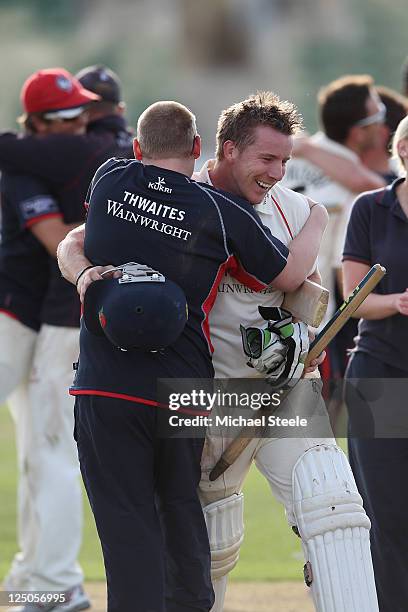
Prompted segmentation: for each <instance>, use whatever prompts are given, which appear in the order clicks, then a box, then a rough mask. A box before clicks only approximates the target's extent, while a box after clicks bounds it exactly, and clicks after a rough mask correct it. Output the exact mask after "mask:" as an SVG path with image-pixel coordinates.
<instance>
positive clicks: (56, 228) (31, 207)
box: [0, 67, 132, 612]
mask: <svg viewBox="0 0 408 612" xmlns="http://www.w3.org/2000/svg"><path fill="white" fill-rule="evenodd" d="M104 70H105V69H104V68H103V69H102V67H98V69H97V71H96V74H95V73H94V72H93V71H92V70H87V75H88V77H89V76H90V75H91V76H92V77H93V82H94V83H97V82H98V79H99V78H101V79H104V76H103V75H104ZM106 70H108V69H106ZM112 74H113V73H112ZM109 79H110V80H109ZM109 79H108V80H109V84H111V85H112V87H111V90H110V91H113V94H114V95H115V98H118V100H119V101H118V102H115V103H112V102H111V101H110V100H109V101H108V102H106V104H105V102H104V101H103V100H101V101H100V98H99V96H98V95H96V94H94V93H93V92H91V91H90V90H86V89H85V88H84V87H83V86H82V85H81V83H80V81H78V80H77V79H76V78H75V77H73V76H72V75H71V74H70V73H68V72H67V71H65V70H63V69H61V68H56V69H48V70H40V71H37V72H36V73H34V74H33V75H32V76H31V77H30V78H29V79H27V81H26V83H25V85H24V86H23V90H22V102H23V106H24V110H25V115H24V116H23V122H24V125H25V126H26V130H27V131H26V134H25V136H24V137H23V138H19V137H18V135H17V134H16V133H2V134H0V167H1V168H3V169H6V172H5V174H4V178H6V177H7V176H8V175H10V176H13V177H14V183H13V184H12V185H14V187H13V189H14V190H13V191H12V190H11V188H10V186H9V188H8V189H9V192H10V193H6V194H5V195H6V197H5V198H4V202H5V203H7V205H8V207H7V210H6V211H5V212H6V213H7V214H6V215H5V217H4V221H5V224H4V228H3V229H4V231H3V243H2V245H1V255H2V259H1V262H2V268H1V273H2V274H1V276H0V298H1V300H2V302H1V303H2V306H3V309H6V310H7V309H8V311H10V313H11V315H14V316H15V317H17V318H21V312H20V311H19V310H16V309H15V304H17V305H19V304H20V309H21V308H22V306H21V304H25V310H24V311H23V314H24V315H25V316H26V318H27V313H28V314H29V315H30V316H31V318H32V319H33V318H35V321H34V322H35V329H34V332H38V333H31V335H30V336H29V340H30V343H29V344H28V342H26V344H27V345H28V346H27V350H26V354H25V355H24V357H25V359H24V361H22V360H21V362H22V363H23V364H25V368H26V371H25V377H24V380H22V381H21V382H24V381H25V380H26V379H28V385H27V390H26V392H25V393H24V394H23V393H22V390H21V389H19V390H18V392H19V401H18V403H17V402H14V401H13V402H12V403H11V406H12V409H13V414H14V416H15V421H16V430H17V442H18V454H19V468H20V483H19V506H18V514H19V517H18V525H19V534H18V539H19V546H20V552H19V553H17V554H16V555H15V557H14V560H13V563H12V566H11V569H10V571H9V573H8V575H7V576H6V579H5V587H6V589H7V590H15V589H21V588H24V589H28V590H37V591H38V590H58V591H64V592H65V594H66V599H67V602H68V600H69V604H68V603H65V604H64V607H63V609H64V612H75V611H76V610H82V609H85V608H87V607H89V605H90V602H89V600H88V598H87V596H86V595H85V593H84V592H83V589H82V581H83V573H82V570H81V568H80V567H79V566H78V564H77V562H76V559H77V556H78V554H79V549H80V545H81V538H82V515H83V509H82V501H81V488H80V483H79V479H78V476H79V465H78V457H77V452H76V447H75V444H74V441H73V436H72V432H73V401H72V398H71V397H70V396H69V395H68V394H67V389H68V387H69V385H70V384H71V382H72V379H73V369H72V364H73V363H74V362H75V361H76V360H77V357H78V350H79V347H78V331H79V318H80V308H79V300H78V295H77V293H76V291H75V287H73V286H72V285H70V284H69V283H67V282H66V281H65V280H64V279H63V278H62V277H61V274H60V272H59V269H58V267H57V265H56V260H55V257H56V248H57V245H58V243H59V242H60V240H62V238H63V237H64V236H65V234H66V233H67V232H68V231H69V230H70V229H72V227H75V226H76V225H78V224H80V223H81V222H83V220H84V218H85V207H84V201H85V196H86V192H87V189H88V186H89V183H90V181H91V179H92V177H93V174H94V172H95V171H96V169H97V168H98V167H99V165H100V164H101V163H103V162H104V161H106V159H108V158H109V157H113V156H116V157H126V156H127V155H128V154H129V152H130V147H131V143H132V134H131V131H130V130H128V128H127V126H126V123H125V121H124V119H123V117H122V111H123V109H124V104H123V103H122V104H121V103H120V82H119V79H118V77H117V76H116V75H114V76H113V77H110V76H109ZM113 94H112V95H113ZM108 95H109V92H108ZM93 102H95V103H97V104H99V103H100V104H101V107H100V108H99V109H98V111H97V117H96V119H95V120H94V121H93V123H92V126H93V128H92V129H91V130H88V132H86V129H87V121H88V118H89V114H88V107H89V105H90V104H91V103H93ZM116 109H118V113H117V114H115V113H116ZM119 109H120V111H119ZM39 135H41V138H39V137H38V136H39ZM34 180H35V181H36V183H35V184H33V181H34ZM38 182H40V185H39V186H37V183H38ZM8 185H10V180H9V182H8ZM28 186H29V187H28ZM34 188H36V189H37V190H36V191H34ZM19 222H20V225H18V223H19ZM17 228H18V231H17ZM33 235H34V236H33ZM36 240H37V241H38V244H37V243H36ZM41 249H42V250H41ZM37 252H39V253H40V254H41V256H42V258H41V260H40V259H39V256H38V255H37ZM35 256H36V257H35ZM37 277H38V278H40V279H41V280H43V279H44V282H43V283H42V284H41V285H40V284H39V283H36V279H37ZM22 279H24V280H25V282H26V284H27V291H26V293H28V296H24V295H21V294H22V289H21V285H22ZM10 285H11V287H10ZM37 285H39V286H37ZM40 288H41V289H42V293H41V295H38V296H37V294H39V292H40ZM32 293H35V296H36V297H37V299H36V301H35V302H34V301H33V299H31V303H30V299H28V298H31V297H32V296H31V294H32ZM34 305H35V307H36V308H35V309H34V308H33V306H34ZM34 310H35V315H36V317H34ZM11 315H10V316H9V313H8V312H7V315H6V316H5V315H4V314H3V313H1V318H0V322H1V321H3V320H4V321H7V322H8V327H7V329H6V328H5V329H3V328H2V330H1V331H2V333H1V336H2V337H1V340H2V343H3V346H4V345H5V344H4V343H5V342H6V340H7V339H9V344H10V346H11V347H13V346H14V343H15V339H14V338H13V335H12V334H11V333H8V335H7V334H6V332H7V330H8V329H9V328H10V326H11V325H14V327H15V326H16V322H15V321H13V320H12V318H11ZM9 321H11V323H10V322H9ZM23 322H26V319H23ZM28 322H29V323H31V320H29V321H28ZM11 331H13V330H11ZM29 331H30V330H29ZM27 334H28V332H26V335H27ZM21 345H22V346H23V347H24V346H25V344H23V343H21ZM15 353H16V351H15V350H6V352H5V354H4V355H3V356H2V359H3V361H4V359H5V358H6V357H7V358H8V359H10V357H13V358H15V361H16V362H17V366H18V367H19V368H20V369H21V364H20V363H19V359H17V357H16V356H15ZM0 365H1V364H0ZM13 368H14V370H15V369H16V364H12V366H11V371H13ZM3 378H4V385H3V386H4V387H6V385H9V381H10V380H12V377H10V376H9V377H8V379H7V376H4V377H3ZM16 384H17V383H16ZM24 389H25V388H24ZM1 391H2V397H3V400H4V399H5V398H6V396H7V395H8V392H9V391H10V389H8V387H7V390H6V389H4V390H1ZM6 391H7V392H6ZM61 605H62V604H61ZM67 606H68V607H67ZM26 608H27V607H24V606H23V607H22V608H21V609H19V608H18V609H17V610H21V612H26ZM37 608H38V610H40V609H41V608H40V607H38V606H37V607H36V606H34V604H33V605H31V604H30V606H29V608H27V610H30V611H31V612H35V610H36V609H37Z"/></svg>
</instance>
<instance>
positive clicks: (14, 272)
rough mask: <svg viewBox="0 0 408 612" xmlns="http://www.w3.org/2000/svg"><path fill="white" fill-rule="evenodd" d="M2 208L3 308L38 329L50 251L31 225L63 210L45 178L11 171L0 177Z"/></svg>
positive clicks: (0, 269) (0, 291) (0, 261)
mask: <svg viewBox="0 0 408 612" xmlns="http://www.w3.org/2000/svg"><path fill="white" fill-rule="evenodd" d="M1 212H2V215H1V216H2V228H1V244H0V311H2V312H5V313H6V314H8V315H9V316H11V317H13V318H16V319H18V320H19V321H20V322H21V323H23V324H24V325H26V326H27V327H30V328H31V329H33V330H35V331H38V330H39V328H40V326H41V309H42V304H43V300H44V297H45V295H46V292H47V288H48V278H49V270H48V264H49V255H48V252H47V250H46V249H45V248H44V247H43V245H42V244H41V242H39V240H37V238H36V237H35V236H34V234H33V233H32V232H31V228H32V227H33V226H34V225H35V224H36V223H38V222H40V221H42V220H44V219H47V218H50V217H55V216H58V217H61V212H60V210H59V206H58V203H57V201H56V199H55V197H54V196H53V195H52V194H51V193H49V188H48V186H47V185H45V184H44V183H43V182H42V181H40V180H39V179H37V178H35V177H32V176H23V175H19V174H11V173H3V174H2V177H1Z"/></svg>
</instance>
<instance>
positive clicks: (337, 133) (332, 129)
mask: <svg viewBox="0 0 408 612" xmlns="http://www.w3.org/2000/svg"><path fill="white" fill-rule="evenodd" d="M318 113H319V122H320V126H321V128H322V131H321V132H318V133H317V134H315V135H314V136H312V137H311V138H310V142H311V143H312V145H314V147H315V149H314V153H316V147H317V148H318V149H319V150H320V162H319V159H316V156H315V155H314V157H313V160H314V161H315V163H311V162H310V161H308V160H307V159H305V157H303V158H301V157H299V153H298V156H297V157H296V158H295V159H293V160H291V161H290V162H289V163H288V165H287V171H286V175H285V177H284V181H283V183H284V184H285V185H286V186H288V187H290V188H291V189H294V190H295V191H299V192H301V193H303V194H305V195H307V196H309V197H311V198H312V199H314V200H316V201H318V202H321V203H322V204H324V205H325V206H326V208H327V210H328V212H329V225H328V227H327V229H326V232H325V234H324V236H323V240H322V245H321V249H320V252H319V260H318V263H319V270H320V273H321V276H322V284H323V286H324V287H326V288H327V289H329V291H330V296H331V299H330V302H329V309H328V313H327V318H328V317H329V316H331V314H332V313H333V312H334V310H335V309H336V308H337V307H338V306H339V305H340V304H341V302H342V301H343V297H342V280H341V272H340V267H341V254H342V251H343V245H344V236H345V228H346V226H347V220H348V216H349V214H350V209H351V204H352V201H353V199H354V198H355V195H356V193H355V192H354V193H353V192H352V191H351V190H350V188H349V186H348V185H346V184H344V183H345V181H344V180H343V178H342V177H343V176H347V175H348V174H349V173H348V172H345V171H344V170H343V168H346V169H347V168H348V167H349V166H350V168H351V170H353V168H354V170H353V171H354V173H355V171H356V168H360V167H361V166H362V161H361V160H362V157H363V156H364V154H366V152H367V151H369V150H371V149H372V148H377V147H379V146H380V144H381V133H382V126H383V123H384V120H385V107H384V106H383V104H382V102H381V100H380V98H379V97H378V94H377V92H376V90H375V88H374V82H373V79H372V78H371V77H370V76H368V75H348V76H343V77H341V78H339V79H337V80H335V81H332V82H331V83H329V84H328V85H327V86H325V87H323V88H322V89H321V90H320V91H319V95H318ZM305 154H306V153H304V154H303V155H305ZM316 162H318V163H320V165H321V164H322V163H324V164H325V169H326V172H325V171H324V170H322V168H321V167H319V166H318V165H316ZM341 164H342V165H341ZM330 167H332V168H333V169H334V172H335V174H334V175H333V173H332V172H331V173H330V174H332V176H335V177H336V179H337V180H333V178H332V176H329V174H328V171H329V170H330ZM365 177H367V178H365ZM383 184H384V181H383V180H382V179H381V178H380V177H378V176H377V175H376V174H374V173H372V172H364V170H363V180H362V181H359V182H358V188H359V191H362V190H363V189H364V188H365V189H370V188H373V187H379V186H382V185H383ZM356 189H357V187H356ZM355 331H356V327H355V323H353V322H352V323H351V324H348V325H346V326H345V327H344V328H343V330H342V331H341V332H340V334H338V335H337V337H336V338H335V339H334V340H333V341H332V343H331V344H330V346H329V350H328V355H327V357H326V360H325V362H323V367H322V375H323V378H324V379H325V380H327V381H330V382H328V383H327V385H326V394H329V395H330V396H332V397H331V402H330V405H329V411H330V412H331V418H332V425H333V427H334V429H336V420H337V418H338V412H339V409H340V405H341V391H340V389H341V385H340V386H339V385H337V386H336V385H335V384H334V381H335V380H338V381H340V380H341V379H342V377H343V374H344V371H345V368H346V359H347V357H346V349H347V348H348V347H349V348H351V347H352V346H353V337H354V334H355ZM327 387H328V388H327Z"/></svg>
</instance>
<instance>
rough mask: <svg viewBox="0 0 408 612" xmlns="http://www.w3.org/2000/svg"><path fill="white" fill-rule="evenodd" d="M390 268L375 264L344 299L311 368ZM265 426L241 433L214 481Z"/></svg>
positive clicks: (316, 343)
mask: <svg viewBox="0 0 408 612" xmlns="http://www.w3.org/2000/svg"><path fill="white" fill-rule="evenodd" d="M385 273H386V270H385V268H383V266H381V265H380V264H375V265H374V266H373V267H372V268H371V269H370V270H369V271H368V272H367V274H366V275H365V277H364V278H363V279H362V280H361V282H360V283H359V284H358V285H357V287H355V288H354V289H353V291H352V292H351V294H350V295H349V296H348V297H347V298H346V299H345V300H344V302H343V303H342V305H341V306H340V308H338V310H336V312H335V313H334V315H333V316H332V318H331V319H330V320H329V321H328V322H327V323H326V325H325V326H324V327H323V329H322V331H321V332H320V333H319V334H318V335H317V336H316V338H315V339H314V340H313V342H312V343H311V345H310V349H309V353H308V355H307V358H306V361H305V367H307V366H308V365H309V364H310V362H311V361H313V359H316V357H318V356H319V355H320V353H321V352H322V351H323V350H324V349H325V348H326V346H327V345H328V344H329V342H330V341H331V340H332V339H333V338H334V336H335V335H336V334H337V333H338V332H339V331H340V330H341V328H342V327H343V326H344V325H345V323H346V322H347V321H348V319H350V317H351V316H352V315H353V314H354V312H355V311H356V310H357V308H358V307H359V306H360V305H361V304H362V303H363V302H364V300H365V299H366V297H367V296H368V295H369V294H370V293H371V291H373V289H374V288H375V287H376V286H377V285H378V283H379V282H380V280H381V279H382V278H383V276H384V275H385ZM262 431H263V429H262V428H261V429H260V428H255V427H250V428H244V429H242V430H241V431H240V433H239V434H238V436H237V437H236V438H235V439H234V440H233V441H232V442H231V444H230V445H229V447H228V448H227V449H226V450H225V451H224V453H223V454H222V455H221V457H220V459H219V460H218V461H217V463H216V464H215V466H214V467H213V469H212V470H211V472H210V480H211V481H214V480H217V478H219V477H220V476H221V475H222V474H223V473H224V472H225V470H227V469H228V468H229V466H230V465H232V464H233V463H234V461H235V460H236V459H237V458H238V457H239V455H240V454H241V453H242V451H243V450H244V449H245V448H246V447H247V446H248V444H249V443H250V442H251V440H252V439H253V438H255V437H257V436H258V435H260V434H261V433H262Z"/></svg>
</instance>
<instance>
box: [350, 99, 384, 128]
mask: <svg viewBox="0 0 408 612" xmlns="http://www.w3.org/2000/svg"><path fill="white" fill-rule="evenodd" d="M386 112H387V109H386V108H385V105H384V104H383V103H382V102H380V104H379V110H378V111H377V112H376V113H374V115H369V116H368V117H364V119H360V120H359V121H356V122H355V124H354V125H357V126H358V127H365V126H366V125H373V124H374V123H384V120H385V115H386Z"/></svg>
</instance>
